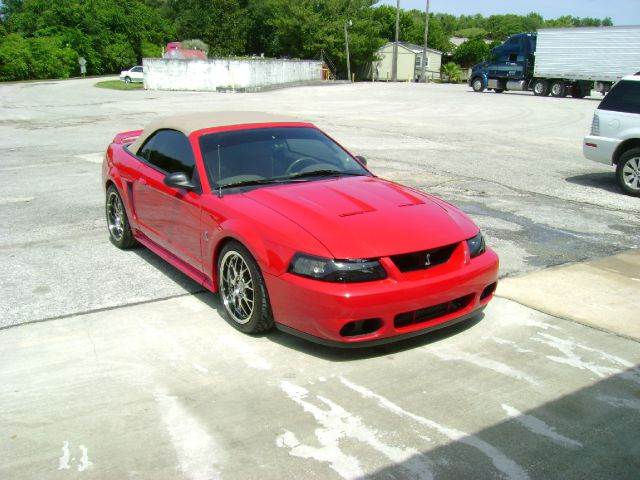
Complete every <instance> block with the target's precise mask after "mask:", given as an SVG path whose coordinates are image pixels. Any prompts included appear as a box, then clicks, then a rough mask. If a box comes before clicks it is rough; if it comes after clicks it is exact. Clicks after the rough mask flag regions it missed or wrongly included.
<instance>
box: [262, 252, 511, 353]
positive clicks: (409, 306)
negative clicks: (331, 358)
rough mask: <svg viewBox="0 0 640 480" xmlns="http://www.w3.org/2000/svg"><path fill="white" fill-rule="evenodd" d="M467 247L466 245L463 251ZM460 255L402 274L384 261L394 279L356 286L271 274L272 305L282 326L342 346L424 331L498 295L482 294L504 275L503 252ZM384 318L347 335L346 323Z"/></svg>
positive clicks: (469, 314) (473, 310)
mask: <svg viewBox="0 0 640 480" xmlns="http://www.w3.org/2000/svg"><path fill="white" fill-rule="evenodd" d="M461 250H462V249H461ZM458 253H459V254H460V255H455V254H454V256H452V258H451V260H450V261H449V262H447V263H446V264H443V265H438V266H435V267H432V268H430V269H427V270H422V271H417V272H410V273H404V274H403V273H401V272H399V271H398V270H397V269H395V267H394V265H393V264H392V263H390V261H388V259H386V258H384V259H382V262H383V265H384V266H385V269H387V271H388V272H389V277H388V278H386V279H384V280H379V281H375V282H366V283H354V284H336V283H326V282H320V281H316V280H311V279H308V278H303V277H299V276H297V275H293V274H290V273H285V274H283V275H280V276H273V275H269V274H265V282H266V285H267V290H268V292H269V296H270V300H271V307H272V309H273V314H274V318H275V321H276V324H277V326H278V328H280V329H281V330H285V331H289V332H291V333H295V334H298V335H301V336H303V337H306V338H309V339H312V340H316V341H319V342H320V343H329V344H332V345H335V344H339V345H341V346H368V345H374V344H379V343H385V342H387V341H393V340H396V339H398V340H399V339H401V338H406V337H410V336H415V335H419V334H421V333H425V332H427V331H429V330H433V329H436V328H439V327H440V326H446V325H448V324H451V323H456V321H459V320H460V319H466V318H470V317H473V316H474V315H477V314H479V313H480V311H482V309H483V308H484V307H485V306H486V304H487V303H488V302H489V301H490V300H491V298H492V297H493V293H491V294H489V295H488V296H486V297H484V298H482V299H481V298H480V296H481V294H482V292H483V291H484V290H485V288H486V287H488V286H489V285H492V284H494V283H495V282H496V281H497V278H498V256H497V255H496V254H495V253H494V252H493V251H492V250H491V249H487V251H486V252H485V253H484V254H482V255H480V256H479V257H476V258H474V259H472V260H466V261H465V260H464V259H463V256H462V251H461V252H458ZM462 297H466V298H468V299H469V301H468V303H466V305H465V306H464V307H462V308H460V309H457V310H455V311H453V312H452V313H444V314H442V315H441V316H437V317H435V318H429V319H427V320H425V321H420V322H417V323H412V324H410V325H406V326H396V325H395V322H394V320H395V318H396V316H398V315H400V314H405V313H407V312H415V311H418V310H421V309H425V308H428V307H432V306H435V305H440V304H443V303H446V302H450V301H454V300H455V299H459V298H462ZM365 319H380V320H381V322H382V325H381V327H380V328H379V329H378V330H376V331H375V332H372V333H367V334H363V335H358V336H343V335H341V333H340V331H341V329H342V328H343V327H344V326H345V324H347V323H349V322H353V321H359V320H365Z"/></svg>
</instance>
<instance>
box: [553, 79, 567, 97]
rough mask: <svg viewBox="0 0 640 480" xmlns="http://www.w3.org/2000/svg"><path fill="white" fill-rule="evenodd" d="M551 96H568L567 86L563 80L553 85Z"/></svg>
mask: <svg viewBox="0 0 640 480" xmlns="http://www.w3.org/2000/svg"><path fill="white" fill-rule="evenodd" d="M551 96H552V97H556V98H563V97H566V96H567V86H566V85H565V84H564V82H563V81H562V80H556V81H555V82H553V83H552V84H551Z"/></svg>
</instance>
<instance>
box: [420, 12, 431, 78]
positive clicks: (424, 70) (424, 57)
mask: <svg viewBox="0 0 640 480" xmlns="http://www.w3.org/2000/svg"><path fill="white" fill-rule="evenodd" d="M428 45H429V0H427V6H426V8H425V10H424V48H423V50H422V74H421V75H420V81H421V82H422V83H425V82H426V81H427V47H428Z"/></svg>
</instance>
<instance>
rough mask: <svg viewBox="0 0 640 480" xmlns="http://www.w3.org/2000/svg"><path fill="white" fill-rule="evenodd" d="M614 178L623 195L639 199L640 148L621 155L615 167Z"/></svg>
mask: <svg viewBox="0 0 640 480" xmlns="http://www.w3.org/2000/svg"><path fill="white" fill-rule="evenodd" d="M616 178H617V179H618V184H619V185H620V188H621V189H622V191H623V192H624V193H626V194H627V195H632V196H634V197H640V148H632V149H630V150H627V151H626V152H624V153H623V154H622V156H621V157H620V160H618V165H617V167H616Z"/></svg>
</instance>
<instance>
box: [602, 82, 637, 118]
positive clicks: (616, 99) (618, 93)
mask: <svg viewBox="0 0 640 480" xmlns="http://www.w3.org/2000/svg"><path fill="white" fill-rule="evenodd" d="M598 108H599V109H600V110H613V111H614V112H626V113H640V82H634V81H629V80H627V81H622V82H619V83H618V84H617V85H616V86H615V87H613V88H612V89H611V91H610V92H609V93H608V94H607V96H606V97H604V100H602V102H601V103H600V106H599V107H598Z"/></svg>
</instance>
